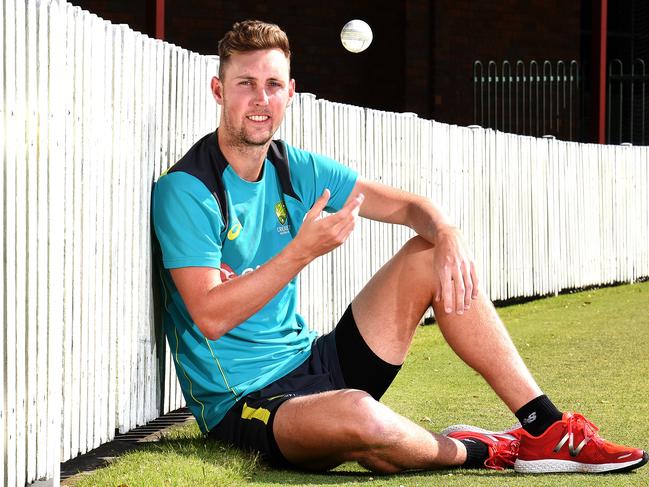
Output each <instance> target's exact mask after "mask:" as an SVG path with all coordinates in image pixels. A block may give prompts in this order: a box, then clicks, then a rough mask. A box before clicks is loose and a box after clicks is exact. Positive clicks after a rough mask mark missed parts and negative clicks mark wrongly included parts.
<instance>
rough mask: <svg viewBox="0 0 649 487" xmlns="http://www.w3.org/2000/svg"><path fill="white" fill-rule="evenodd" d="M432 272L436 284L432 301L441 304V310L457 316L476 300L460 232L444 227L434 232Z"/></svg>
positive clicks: (475, 277) (474, 277) (475, 286)
mask: <svg viewBox="0 0 649 487" xmlns="http://www.w3.org/2000/svg"><path fill="white" fill-rule="evenodd" d="M435 246H436V247H437V249H436V252H435V263H434V272H435V279H438V280H439V283H440V286H438V289H439V291H438V292H437V294H436V295H435V301H437V302H439V301H440V300H443V302H444V310H445V311H446V312H447V313H452V312H453V310H455V312H456V313H457V314H459V315H461V314H463V313H464V311H465V310H467V309H469V306H470V305H471V299H476V298H477V297H478V275H477V273H476V269H475V264H474V262H473V260H472V259H471V257H470V256H469V251H468V248H467V245H466V244H465V243H464V240H463V239H462V235H461V234H460V231H459V230H458V229H457V228H455V227H453V226H444V227H442V228H440V229H439V230H438V232H437V238H436V243H435Z"/></svg>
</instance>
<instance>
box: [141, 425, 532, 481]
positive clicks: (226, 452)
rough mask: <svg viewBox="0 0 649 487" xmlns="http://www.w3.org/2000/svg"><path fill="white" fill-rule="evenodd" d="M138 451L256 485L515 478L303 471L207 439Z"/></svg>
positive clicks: (347, 468)
mask: <svg viewBox="0 0 649 487" xmlns="http://www.w3.org/2000/svg"><path fill="white" fill-rule="evenodd" d="M141 450H142V451H147V452H150V453H154V452H157V453H161V454H163V455H164V456H165V457H169V456H170V455H173V456H175V457H181V458H180V460H181V461H182V457H184V458H185V461H190V460H192V461H193V460H196V459H197V458H198V459H200V460H201V461H203V462H205V463H208V464H210V465H217V466H222V467H224V468H231V467H234V468H235V469H243V470H245V472H244V475H243V476H244V477H246V478H247V479H249V480H250V481H253V482H254V483H256V484H275V485H277V484H280V485H305V484H306V485H309V484H313V485H323V484H324V485H344V484H358V483H368V482H373V481H388V482H390V481H392V480H395V481H396V480H397V479H398V480H399V481H406V480H408V479H417V478H424V477H425V478H426V483H429V482H430V481H431V478H432V479H433V480H434V482H435V483H440V484H442V483H444V480H445V479H449V478H453V477H454V478H463V479H466V480H467V481H470V480H471V479H472V480H473V481H476V482H477V481H479V479H485V480H486V479H487V478H489V479H494V480H495V479H504V478H510V477H519V478H520V474H516V473H514V472H513V471H505V472H502V471H495V470H463V469H446V470H432V471H430V470H429V471H410V472H403V473H399V474H394V475H382V474H377V473H374V472H370V471H367V470H364V469H363V468H362V467H360V466H359V465H357V464H355V463H346V464H344V465H341V466H339V467H337V469H335V470H330V471H326V472H312V471H305V470H298V469H295V470H289V469H279V468H274V467H272V466H271V465H270V464H268V463H267V462H265V461H264V460H262V459H260V458H259V457H258V456H257V455H256V454H252V453H247V452H242V451H241V450H238V449H236V448H232V447H229V446H226V445H224V444H221V443H219V442H216V441H213V440H209V439H207V438H202V437H200V438H180V439H170V438H163V439H161V440H160V441H159V442H156V443H152V444H150V445H147V446H146V447H144V448H143V449H141Z"/></svg>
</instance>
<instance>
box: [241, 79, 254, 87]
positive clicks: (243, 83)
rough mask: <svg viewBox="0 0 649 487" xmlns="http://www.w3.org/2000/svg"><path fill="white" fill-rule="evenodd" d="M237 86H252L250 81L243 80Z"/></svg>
mask: <svg viewBox="0 0 649 487" xmlns="http://www.w3.org/2000/svg"><path fill="white" fill-rule="evenodd" d="M239 84H240V85H242V86H250V85H251V84H252V81H250V80H247V79H245V80H243V81H240V82H239Z"/></svg>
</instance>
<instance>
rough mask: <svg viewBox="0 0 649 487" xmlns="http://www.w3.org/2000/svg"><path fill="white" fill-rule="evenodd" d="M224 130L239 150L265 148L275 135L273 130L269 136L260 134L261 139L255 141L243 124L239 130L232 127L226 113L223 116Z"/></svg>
mask: <svg viewBox="0 0 649 487" xmlns="http://www.w3.org/2000/svg"><path fill="white" fill-rule="evenodd" d="M223 128H224V129H225V130H226V132H227V133H228V138H229V139H230V143H231V144H232V145H233V146H234V147H236V148H237V149H239V150H247V149H248V150H249V149H259V148H261V147H263V146H265V145H266V144H267V143H268V142H269V141H270V140H271V139H272V138H273V135H274V134H275V130H271V131H270V132H269V133H268V134H267V135H263V134H260V135H259V137H260V138H257V139H255V138H253V137H252V136H251V135H250V134H249V133H248V132H247V131H246V128H245V127H244V126H243V124H242V125H241V127H239V128H238V129H236V128H234V127H232V124H230V123H229V118H228V116H227V115H226V114H225V113H224V116H223Z"/></svg>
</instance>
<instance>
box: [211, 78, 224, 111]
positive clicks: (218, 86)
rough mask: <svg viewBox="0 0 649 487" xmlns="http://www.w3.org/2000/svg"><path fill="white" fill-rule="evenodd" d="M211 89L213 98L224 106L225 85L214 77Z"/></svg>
mask: <svg viewBox="0 0 649 487" xmlns="http://www.w3.org/2000/svg"><path fill="white" fill-rule="evenodd" d="M210 87H211V88H212V96H213V97H214V99H215V100H216V103H218V104H219V105H223V83H221V80H220V79H219V78H217V77H216V76H214V77H213V78H212V81H211V82H210Z"/></svg>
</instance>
